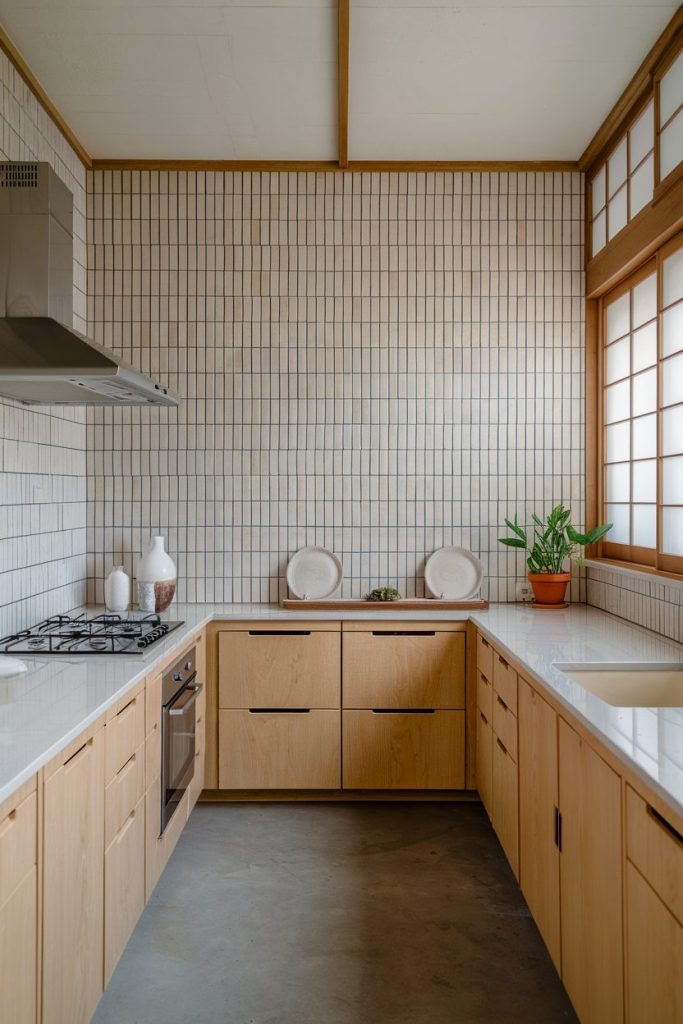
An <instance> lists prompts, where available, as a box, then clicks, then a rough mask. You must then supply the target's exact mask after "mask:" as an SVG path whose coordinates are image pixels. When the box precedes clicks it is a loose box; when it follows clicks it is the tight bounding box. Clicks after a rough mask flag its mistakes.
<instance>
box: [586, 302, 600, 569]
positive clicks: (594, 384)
mask: <svg viewBox="0 0 683 1024" xmlns="http://www.w3.org/2000/svg"><path fill="white" fill-rule="evenodd" d="M599 316H600V302H599V300H597V299H587V300H586V369H585V373H586V398H585V416H586V427H585V431H586V467H585V473H586V484H585V486H586V493H585V502H586V511H585V521H586V529H587V530H590V529H592V528H593V527H594V526H597V524H598V523H599V521H600V518H599V517H600V514H601V511H600V501H599V493H600V487H599V480H598V472H599V466H600V462H601V460H600V458H599V457H598V452H599V447H598V446H599V440H600V439H599V436H598V424H599V423H600V421H601V416H600V408H599V401H600V390H599V383H598V376H599V375H598V354H599V347H598V343H599V336H600V335H599ZM595 550H596V546H595V545H594V546H593V548H591V549H589V551H588V556H589V557H593V556H592V555H591V551H593V552H595Z"/></svg>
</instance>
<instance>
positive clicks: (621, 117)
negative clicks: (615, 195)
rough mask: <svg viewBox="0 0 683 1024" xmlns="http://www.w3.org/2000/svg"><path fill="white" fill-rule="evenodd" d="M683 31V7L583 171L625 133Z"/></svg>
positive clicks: (587, 154) (591, 147) (582, 161)
mask: <svg viewBox="0 0 683 1024" xmlns="http://www.w3.org/2000/svg"><path fill="white" fill-rule="evenodd" d="M682 31H683V5H682V6H681V7H679V8H678V10H677V11H676V12H675V14H674V16H673V17H672V19H671V21H670V22H669V23H668V25H667V26H666V28H665V29H664V31H663V32H662V34H661V35H660V37H659V38H658V39H657V41H656V43H655V44H654V46H653V47H652V49H651V50H650V51H649V53H648V54H647V56H646V57H645V59H644V61H643V62H642V64H641V65H640V67H639V68H638V70H637V71H636V73H635V75H634V76H633V78H632V79H631V81H630V82H629V83H628V85H627V86H626V88H625V89H624V91H623V92H622V94H621V96H620V97H619V99H618V100H617V102H616V103H615V104H614V106H613V107H612V109H611V110H610V112H609V114H608V115H607V117H606V118H605V120H604V121H603V122H602V124H601V125H600V127H599V128H598V130H597V131H596V133H595V135H594V136H593V138H592V139H591V141H590V142H589V143H588V145H587V146H586V148H585V149H584V151H583V153H582V154H581V156H580V157H579V161H578V163H579V168H580V170H582V171H586V172H589V171H590V170H591V169H592V168H593V166H594V165H595V164H596V163H599V162H600V161H601V160H602V158H603V156H605V155H606V152H607V150H609V149H610V148H611V146H612V143H613V142H615V141H616V139H617V137H618V136H619V135H621V133H622V132H623V131H624V129H625V127H626V125H627V123H628V121H629V120H630V118H631V116H632V113H633V112H634V108H635V107H636V106H637V104H638V103H639V102H640V101H641V100H642V99H643V97H644V95H645V93H646V92H647V91H648V90H651V89H652V86H653V80H654V73H655V71H656V69H657V66H658V65H659V63H660V61H661V60H662V58H663V57H664V55H665V54H666V52H667V50H668V49H669V48H670V47H671V46H672V45H673V42H674V40H675V39H676V37H677V36H678V35H679V34H680V33H681V32H682Z"/></svg>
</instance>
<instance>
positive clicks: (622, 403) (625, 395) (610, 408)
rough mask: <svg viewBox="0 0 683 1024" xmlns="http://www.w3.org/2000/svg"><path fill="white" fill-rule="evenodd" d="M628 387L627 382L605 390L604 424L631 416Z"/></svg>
mask: <svg viewBox="0 0 683 1024" xmlns="http://www.w3.org/2000/svg"><path fill="white" fill-rule="evenodd" d="M629 391H630V385H629V382H628V381H627V380H622V381H621V383H619V384H610V386H609V387H608V388H605V423H614V421H615V420H625V419H627V418H628V417H629V416H630V414H631V396H630V394H629Z"/></svg>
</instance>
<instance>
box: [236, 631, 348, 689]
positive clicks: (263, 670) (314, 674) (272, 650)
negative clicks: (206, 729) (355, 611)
mask: <svg viewBox="0 0 683 1024" xmlns="http://www.w3.org/2000/svg"><path fill="white" fill-rule="evenodd" d="M287 625H288V628H287V629H280V628H277V627H274V626H269V627H267V626H265V625H264V624H261V625H258V626H257V625H254V626H253V627H252V628H250V629H248V630H244V631H242V632H237V631H225V632H221V633H220V634H219V637H218V663H219V676H218V706H219V708H231V709H238V708H241V709H244V708H338V707H339V699H340V693H339V687H340V675H341V648H340V644H341V639H340V636H341V634H340V632H339V629H337V630H336V631H322V630H321V629H320V628H319V627H320V623H318V626H317V628H313V627H310V628H309V625H308V624H307V623H301V624H297V625H299V628H298V629H296V630H295V629H292V628H291V627H292V623H289V624H287Z"/></svg>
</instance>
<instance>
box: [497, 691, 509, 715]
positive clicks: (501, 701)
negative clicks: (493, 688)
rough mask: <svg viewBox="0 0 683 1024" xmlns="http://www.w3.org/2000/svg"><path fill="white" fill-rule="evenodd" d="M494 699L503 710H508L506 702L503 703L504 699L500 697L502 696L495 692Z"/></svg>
mask: <svg viewBox="0 0 683 1024" xmlns="http://www.w3.org/2000/svg"><path fill="white" fill-rule="evenodd" d="M496 700H497V701H498V703H499V704H500V706H501V707H502V708H504V709H505V711H509V710H510V709H509V707H508V706H507V704H506V703H505V701H504V700H503V699H502V697H499V696H498V694H496Z"/></svg>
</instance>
